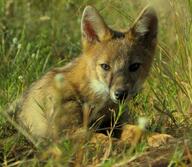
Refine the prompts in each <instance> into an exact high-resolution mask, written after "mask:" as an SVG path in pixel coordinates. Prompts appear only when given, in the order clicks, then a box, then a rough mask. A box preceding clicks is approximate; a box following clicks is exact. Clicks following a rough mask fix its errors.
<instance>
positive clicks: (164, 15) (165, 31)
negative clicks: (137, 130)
mask: <svg viewBox="0 0 192 167" xmlns="http://www.w3.org/2000/svg"><path fill="white" fill-rule="evenodd" d="M148 2H149V3H152V4H153V6H154V7H155V8H156V9H157V12H158V15H159V44H158V48H157V51H156V56H155V61H154V63H153V68H152V70H151V73H150V76H149V78H148V80H147V82H146V84H145V87H144V90H143V91H142V93H141V94H140V95H138V96H137V97H136V98H135V99H134V100H133V101H131V102H130V103H129V108H130V111H131V113H130V122H131V123H133V124H137V120H138V119H139V118H140V117H146V118H147V120H148V126H147V129H148V131H149V132H154V131H155V132H164V133H169V134H172V135H173V136H175V137H177V138H181V137H182V138H185V139H191V137H192V134H190V130H192V127H191V122H192V121H191V120H192V119H191V116H192V38H191V37H192V1H191V0H177V1H175V0H168V1H166V0H151V1H150V0H148V1H144V0H138V1H133V0H129V1H127V0H113V1H112V0H103V1H99V0H96V1H91V0H80V1H75V0H57V1H54V0H49V1H45V0H42V1H37V0H28V1H27V0H17V1H14V0H0V61H1V62H0V110H1V111H2V110H5V109H6V108H7V106H9V105H10V104H11V103H12V102H13V101H15V100H16V99H18V98H19V97H20V96H21V94H22V93H23V92H24V90H26V89H27V88H28V87H29V86H30V84H31V83H32V82H33V81H35V80H36V79H38V78H40V76H41V75H43V74H44V73H45V72H46V71H48V70H49V69H50V68H51V67H53V66H54V67H55V66H61V65H64V64H66V63H67V62H69V61H70V60H71V59H72V58H74V57H76V56H78V55H79V54H80V52H81V43H80V42H81V40H80V39H81V34H80V21H81V14H82V11H83V8H84V7H85V5H86V4H92V5H94V6H96V8H97V9H98V10H99V11H100V13H101V14H102V15H103V16H104V18H105V20H106V22H107V23H108V24H109V25H110V26H111V27H113V28H115V29H120V28H121V29H126V27H127V28H128V27H129V25H131V23H132V22H133V21H134V18H135V17H136V16H137V15H138V13H139V12H140V11H141V10H142V8H143V7H144V6H145V5H146V4H147V3H148ZM10 132H11V133H10ZM14 132H15V130H14V128H12V127H10V126H9V125H8V123H7V120H6V119H5V118H3V117H2V116H1V117H0V145H1V143H3V147H2V151H0V163H4V166H6V163H7V164H8V165H7V166H9V165H10V164H12V166H14V164H13V163H15V166H16V165H18V166H27V164H28V166H44V165H45V166H62V165H63V166H67V162H68V161H73V156H74V152H75V151H74V150H76V149H77V147H78V146H77V145H74V144H72V143H71V142H70V141H66V140H65V139H63V142H61V145H60V146H59V147H60V149H61V150H62V155H63V156H62V157H63V159H60V160H57V159H54V158H51V159H47V161H45V160H44V158H42V159H43V160H41V158H39V157H41V156H39V155H41V154H42V152H43V150H42V149H41V148H39V149H34V148H33V146H32V145H29V144H28V143H26V142H27V141H25V140H23V137H22V135H19V134H16V135H15V136H12V135H11V134H12V133H14ZM5 138H6V139H5ZM84 145H85V150H87V152H86V155H84V159H83V163H84V165H85V164H88V162H87V161H88V160H89V159H90V157H94V156H95V154H98V156H99V155H101V154H102V153H100V152H102V150H101V149H100V148H98V150H97V151H96V152H95V154H94V153H92V152H91V151H90V150H91V146H89V144H87V143H84ZM191 146H192V145H191ZM191 146H190V147H191ZM145 148H146V143H145V141H143V143H142V142H141V143H140V144H138V145H137V146H136V148H135V149H134V151H132V152H130V151H129V149H128V150H127V149H124V151H122V152H121V153H120V154H119V153H115V151H116V149H115V148H114V153H113V151H112V154H110V156H109V157H108V158H107V160H105V161H103V163H101V162H102V161H99V162H98V164H100V166H102V167H110V166H113V165H115V164H118V163H119V162H121V161H124V160H125V159H131V158H133V157H134V156H136V155H138V154H142V153H143V152H144V150H145ZM0 149H1V148H0ZM30 150H32V151H31V152H30ZM34 150H35V151H34ZM112 150H113V149H112ZM178 150H179V149H178ZM15 152H18V153H19V154H20V155H18V154H16V153H15ZM91 154H94V155H91ZM11 158H13V159H11ZM14 158H15V159H14ZM45 159H46V158H45ZM16 163H18V164H16ZM172 163H173V164H175V165H176V166H180V165H181V164H182V163H183V162H182V151H180V150H179V151H176V153H175V154H174V156H173V158H172V161H171V162H170V164H172ZM61 164H62V165H61ZM170 166H171V165H170Z"/></svg>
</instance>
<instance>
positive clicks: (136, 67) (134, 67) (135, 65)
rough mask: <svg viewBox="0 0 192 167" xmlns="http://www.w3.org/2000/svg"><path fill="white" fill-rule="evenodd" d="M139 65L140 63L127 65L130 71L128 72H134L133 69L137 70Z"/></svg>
mask: <svg viewBox="0 0 192 167" xmlns="http://www.w3.org/2000/svg"><path fill="white" fill-rule="evenodd" d="M140 65H141V64H140V63H134V64H131V65H130V66H129V71H130V72H135V71H137V70H138V69H139V67H140Z"/></svg>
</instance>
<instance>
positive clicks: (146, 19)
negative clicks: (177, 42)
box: [129, 7, 158, 45]
mask: <svg viewBox="0 0 192 167" xmlns="http://www.w3.org/2000/svg"><path fill="white" fill-rule="evenodd" d="M157 31H158V18H157V14H156V12H155V10H154V9H153V8H152V7H146V8H145V9H144V10H143V11H142V12H141V14H140V15H139V17H138V18H137V19H136V21H135V22H134V24H133V26H132V28H131V29H130V32H129V33H131V36H132V38H134V39H136V40H138V41H141V42H142V41H143V42H144V43H145V44H146V45H153V44H156V39H157Z"/></svg>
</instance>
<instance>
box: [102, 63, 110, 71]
mask: <svg viewBox="0 0 192 167" xmlns="http://www.w3.org/2000/svg"><path fill="white" fill-rule="evenodd" d="M100 65H101V68H102V69H103V70H105V71H109V70H110V68H111V67H110V66H109V65H108V64H100Z"/></svg>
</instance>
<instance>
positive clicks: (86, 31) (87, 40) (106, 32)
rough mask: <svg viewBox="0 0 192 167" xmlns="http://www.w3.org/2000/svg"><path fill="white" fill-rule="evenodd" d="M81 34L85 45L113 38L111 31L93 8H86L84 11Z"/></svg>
mask: <svg viewBox="0 0 192 167" xmlns="http://www.w3.org/2000/svg"><path fill="white" fill-rule="evenodd" d="M81 33H82V38H83V45H86V44H91V43H95V42H99V41H104V40H107V39H109V38H110V37H111V33H110V29H109V28H108V27H107V25H106V24H105V22H104V20H103V18H102V17H101V16H100V14H99V13H98V11H97V10H96V9H95V8H94V7H92V6H86V7H85V9H84V11H83V16H82V20H81Z"/></svg>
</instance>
